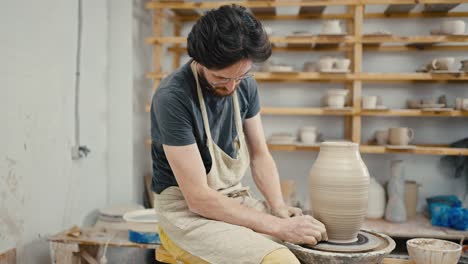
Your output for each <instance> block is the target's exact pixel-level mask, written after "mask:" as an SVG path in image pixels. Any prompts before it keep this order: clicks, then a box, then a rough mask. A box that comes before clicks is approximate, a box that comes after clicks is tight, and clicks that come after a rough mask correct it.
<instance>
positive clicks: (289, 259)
mask: <svg viewBox="0 0 468 264" xmlns="http://www.w3.org/2000/svg"><path fill="white" fill-rule="evenodd" d="M261 264H300V262H299V260H298V259H297V258H296V256H294V254H293V253H292V252H291V251H290V250H289V249H287V248H280V249H277V250H275V251H272V252H270V253H269V254H268V255H266V256H265V257H264V258H263V260H262V263H261Z"/></svg>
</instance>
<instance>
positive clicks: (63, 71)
mask: <svg viewBox="0 0 468 264" xmlns="http://www.w3.org/2000/svg"><path fill="white" fill-rule="evenodd" d="M143 2H144V1H142V0H135V1H133V3H132V2H131V1H130V2H129V1H125V0H120V1H117V0H112V1H107V0H98V1H96V0H83V35H82V54H81V90H80V101H81V103H80V109H81V110H80V115H81V143H82V144H83V145H87V146H88V147H89V148H90V149H91V153H90V155H89V156H88V157H87V158H84V159H81V160H78V161H72V159H71V147H72V146H73V144H74V84H75V83H74V81H75V60H76V45H77V13H78V1H71V0H68V1H58V0H44V1H40V2H31V1H30V2H28V3H27V4H26V3H24V2H18V1H9V2H5V3H2V8H0V17H1V23H0V36H1V37H0V57H1V58H2V63H1V64H0V87H1V88H0V107H1V108H0V109H1V111H0V122H1V124H2V126H1V128H2V129H0V135H1V137H0V252H2V251H4V250H6V249H8V248H10V247H17V248H18V255H19V262H18V263H50V260H49V250H48V243H47V241H46V237H47V236H48V235H51V234H54V233H57V232H59V231H61V230H63V229H65V228H68V227H70V226H71V225H73V224H78V225H90V224H92V223H93V222H94V220H95V217H96V215H97V210H98V209H99V208H102V207H105V206H108V205H113V204H119V203H127V204H128V203H131V202H139V203H141V201H142V195H143V194H142V191H143V186H142V184H143V181H142V176H143V174H144V172H147V171H149V170H150V169H151V168H150V167H149V165H148V164H147V161H148V156H147V155H148V154H149V153H148V150H147V149H145V147H144V141H145V138H146V134H147V131H148V127H147V126H148V125H147V123H148V122H149V118H148V116H147V114H146V113H143V112H144V103H145V102H146V101H147V100H148V96H147V95H146V96H143V94H144V92H143V91H145V90H147V89H151V88H150V85H149V83H148V81H145V80H144V79H143V75H144V72H146V71H148V70H149V67H148V64H149V63H150V62H151V60H150V56H149V55H148V54H149V51H150V48H149V47H146V48H145V47H144V44H143V40H144V37H146V36H148V35H149V34H148V28H149V26H150V24H151V23H150V22H148V21H149V20H148V19H149V18H150V13H149V12H146V11H145V10H144V9H143ZM134 9H135V10H134ZM134 11H135V12H134ZM139 20H142V21H143V20H144V21H145V23H144V24H140V23H139ZM145 162H146V163H145Z"/></svg>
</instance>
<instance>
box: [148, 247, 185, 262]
mask: <svg viewBox="0 0 468 264" xmlns="http://www.w3.org/2000/svg"><path fill="white" fill-rule="evenodd" d="M156 260H157V261H159V262H163V263H167V264H188V263H184V262H182V261H180V260H176V259H175V258H174V257H173V256H172V255H171V254H170V253H169V252H167V250H166V249H165V248H164V246H163V245H160V246H159V247H158V248H157V249H156Z"/></svg>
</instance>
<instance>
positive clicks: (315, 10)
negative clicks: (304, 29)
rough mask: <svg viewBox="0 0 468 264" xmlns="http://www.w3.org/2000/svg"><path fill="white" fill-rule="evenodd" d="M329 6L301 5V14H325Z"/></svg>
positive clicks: (311, 0)
mask: <svg viewBox="0 0 468 264" xmlns="http://www.w3.org/2000/svg"><path fill="white" fill-rule="evenodd" d="M302 2H317V0H302ZM326 7H327V6H325V5H323V6H301V7H300V8H299V14H300V15H314V16H319V15H321V14H323V11H325V8H326Z"/></svg>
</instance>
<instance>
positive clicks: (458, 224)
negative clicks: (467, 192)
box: [449, 208, 468, 231]
mask: <svg viewBox="0 0 468 264" xmlns="http://www.w3.org/2000/svg"><path fill="white" fill-rule="evenodd" d="M449 222H450V227H452V228H455V229H458V230H463V231H465V230H468V209H466V208H451V209H450V211H449Z"/></svg>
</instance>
